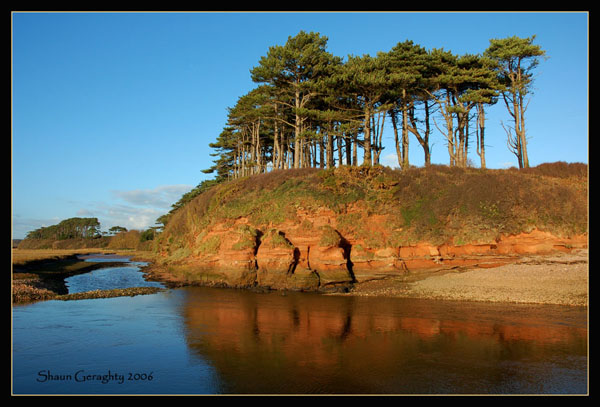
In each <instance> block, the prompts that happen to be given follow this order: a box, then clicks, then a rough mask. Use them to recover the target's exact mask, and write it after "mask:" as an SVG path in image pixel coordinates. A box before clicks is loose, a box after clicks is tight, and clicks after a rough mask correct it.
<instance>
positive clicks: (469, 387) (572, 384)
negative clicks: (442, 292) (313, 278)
mask: <svg viewBox="0 0 600 407" xmlns="http://www.w3.org/2000/svg"><path fill="white" fill-rule="evenodd" d="M183 314H184V321H185V326H186V340H187V342H188V346H189V347H190V349H191V350H192V352H193V353H194V354H196V355H197V356H198V357H200V358H202V359H204V360H206V361H208V362H209V363H210V364H212V366H213V367H214V368H215V370H216V371H217V372H218V373H219V374H220V375H221V382H222V383H225V386H226V388H225V389H224V392H225V393H236V394H242V393H243V394H247V393H269V394H272V393H298V394H305V393H335V394H345V393H350V394H368V393H386V394H390V393H392V394H409V393H443V394H457V393H460V394H481V393H494V394H499V393H512V394H515V393H518V394H538V393H561V394H565V393H580V394H581V393H586V392H587V323H586V313H585V311H584V310H581V309H577V308H570V307H555V306H527V305H497V304H478V303H466V304H465V303H453V302H441V301H428V300H413V299H391V298H388V299H385V298H361V297H337V296H336V297H329V296H322V295H317V294H305V293H303V294H300V293H288V294H287V295H285V296H284V295H282V294H281V293H269V294H256V293H249V292H245V291H238V290H230V289H214V288H213V289H207V288H191V289H189V290H188V292H187V296H186V301H185V306H184V310H183Z"/></svg>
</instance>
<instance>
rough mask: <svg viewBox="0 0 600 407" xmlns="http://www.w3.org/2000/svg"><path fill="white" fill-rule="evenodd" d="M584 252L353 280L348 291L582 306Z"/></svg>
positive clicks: (584, 299) (585, 286)
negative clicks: (420, 275)
mask: <svg viewBox="0 0 600 407" xmlns="http://www.w3.org/2000/svg"><path fill="white" fill-rule="evenodd" d="M588 265H589V261H588V251H587V250H579V251H574V252H572V253H569V254H562V253H561V254H556V255H551V256H531V257H522V258H520V259H518V260H516V261H515V262H514V263H511V264H506V265H503V266H500V267H495V268H486V269H470V270H461V271H451V272H446V273H443V274H434V275H431V276H426V277H424V278H423V279H418V280H417V281H413V282H407V281H406V280H404V281H403V280H400V279H396V280H394V279H385V280H379V281H369V282H364V283H361V284H358V285H356V286H355V288H354V289H353V290H352V292H351V293H350V294H349V295H360V296H388V297H412V298H429V299H444V300H459V301H487V302H510V303H534V304H558V305H571V306H587V304H588V288H589V287H588V271H589V267H588Z"/></svg>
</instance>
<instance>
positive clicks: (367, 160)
mask: <svg viewBox="0 0 600 407" xmlns="http://www.w3.org/2000/svg"><path fill="white" fill-rule="evenodd" d="M364 133H365V136H364V146H363V150H364V155H363V165H367V166H369V167H370V166H371V165H373V161H372V158H371V109H370V108H367V109H366V110H365V119H364Z"/></svg>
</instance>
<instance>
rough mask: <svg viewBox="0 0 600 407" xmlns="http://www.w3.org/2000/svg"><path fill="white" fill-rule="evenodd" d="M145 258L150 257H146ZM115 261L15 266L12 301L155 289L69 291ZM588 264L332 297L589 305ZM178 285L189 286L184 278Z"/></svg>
mask: <svg viewBox="0 0 600 407" xmlns="http://www.w3.org/2000/svg"><path fill="white" fill-rule="evenodd" d="M80 256H81V254H79V257H80ZM145 260H146V261H148V262H150V261H151V259H150V258H148V257H147V256H146V259H145ZM114 265H115V264H113V263H112V262H98V263H96V262H85V261H82V260H80V258H78V255H74V254H71V255H63V256H54V257H50V258H46V259H44V260H43V261H40V260H38V261H35V262H30V263H29V264H20V265H15V268H14V270H13V281H12V283H13V287H12V291H13V301H14V303H24V302H31V301H39V300H49V299H82V298H106V297H107V296H115V295H139V294H148V293H152V292H153V291H152V290H148V289H146V288H144V289H142V290H140V291H136V290H135V289H134V288H132V289H130V290H128V291H121V292H118V293H108V292H102V293H101V292H92V293H89V295H87V294H82V293H79V294H78V295H77V296H75V297H73V296H71V297H69V296H67V295H66V294H67V293H66V291H65V286H64V279H65V278H66V277H67V276H70V275H74V274H79V273H86V272H90V271H93V270H95V269H98V268H102V267H110V266H114ZM588 266H589V254H588V250H587V249H579V250H573V251H571V252H569V253H560V252H559V253H554V254H547V255H524V256H521V257H518V258H515V259H513V260H512V261H511V262H510V263H506V264H503V265H500V266H497V267H489V268H481V267H471V268H469V267H464V268H463V267H461V268H456V269H450V270H448V269H446V270H438V271H435V272H431V273H409V274H404V275H399V276H386V277H385V278H382V279H373V280H368V281H362V282H358V283H355V284H353V285H352V287H351V288H350V289H349V290H348V292H345V293H331V294H328V295H344V296H367V297H368V296H375V297H399V298H426V299H441V300H455V301H483V302H507V303H533V304H555V305H569V306H587V303H588V289H589V280H588V276H589V268H588ZM157 269H160V267H157V266H156V265H152V264H150V265H149V266H147V267H145V268H143V270H142V271H143V272H145V273H151V274H152V275H154V276H156V275H157V274H158V273H157ZM173 283H175V282H173V281H171V284H170V285H171V286H177V285H178V284H173ZM179 285H186V284H185V283H184V282H181V284H179ZM72 297H73V298H72Z"/></svg>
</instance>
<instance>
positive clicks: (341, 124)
mask: <svg viewBox="0 0 600 407" xmlns="http://www.w3.org/2000/svg"><path fill="white" fill-rule="evenodd" d="M534 38H535V36H532V37H530V38H525V39H522V38H518V37H510V38H506V39H492V40H490V46H489V48H488V49H487V50H486V51H485V52H484V53H483V54H482V55H472V54H466V55H455V54H453V53H452V52H450V51H446V50H443V49H433V50H426V49H424V48H423V47H421V46H419V45H417V44H414V43H413V42H412V41H405V42H402V43H398V44H397V45H396V46H395V47H393V48H392V49H391V50H390V51H388V52H379V53H377V55H376V56H369V55H363V56H352V55H349V56H348V58H347V60H346V61H345V62H344V61H342V59H341V58H340V57H337V56H334V55H332V54H330V53H329V52H327V50H326V45H327V40H328V39H327V37H324V36H321V35H320V34H319V33H313V32H311V33H306V32H304V31H301V32H300V33H298V35H296V36H295V37H289V38H288V40H287V42H286V44H285V45H282V46H280V45H278V46H272V47H270V48H269V50H268V52H267V55H266V56H263V57H261V59H260V61H259V63H258V65H257V66H256V67H254V68H252V69H251V70H250V73H251V77H252V80H253V81H254V82H255V83H257V84H258V86H257V87H256V88H255V89H253V90H251V91H250V92H248V93H247V94H245V95H243V96H241V97H240V98H239V99H238V101H237V103H236V104H235V106H233V107H231V108H229V109H228V120H227V123H226V126H225V128H224V129H223V131H222V132H221V134H219V136H218V137H217V140H216V141H215V142H214V143H211V144H210V147H212V148H214V149H215V153H214V154H212V155H213V156H214V157H216V159H215V160H214V165H213V166H211V167H210V168H208V169H206V170H204V172H205V173H215V174H216V177H215V180H216V181H222V180H226V179H232V178H239V177H243V176H247V175H251V174H258V173H261V172H265V171H268V170H269V169H287V168H304V167H317V168H332V167H334V166H336V165H359V164H360V165H374V164H379V163H380V160H381V153H382V150H383V148H384V147H383V145H382V135H383V128H384V123H385V122H386V120H385V119H386V117H387V118H389V119H390V121H391V125H392V127H393V129H392V130H393V133H394V141H395V149H396V156H397V161H398V165H399V167H400V168H401V169H404V168H407V167H408V166H409V165H410V163H409V159H408V157H409V155H408V151H409V135H413V136H414V137H415V138H416V139H417V141H418V143H419V145H420V147H421V149H422V150H423V155H424V162H425V165H429V164H430V163H431V143H430V137H431V134H432V129H433V128H434V127H435V128H437V129H438V131H439V132H440V133H441V134H442V135H443V136H444V139H445V142H446V145H447V151H448V156H449V165H451V166H459V167H465V166H467V153H468V151H469V150H470V149H472V148H475V151H476V152H477V154H478V155H479V157H480V165H481V167H482V168H485V167H486V163H485V142H486V140H485V109H486V108H487V107H488V106H490V105H493V104H495V103H497V101H498V100H499V99H500V98H501V100H503V102H504V104H505V105H506V107H507V109H508V112H509V113H510V117H511V120H512V125H506V126H505V125H504V124H503V126H504V129H505V130H506V133H507V144H508V146H509V149H510V150H511V151H512V152H513V153H514V154H515V156H516V157H517V162H518V165H519V168H527V167H529V159H528V154H527V140H526V135H525V111H526V108H527V101H528V96H529V95H530V93H531V84H532V79H533V76H532V70H533V69H534V68H535V67H536V66H537V64H538V62H539V57H541V56H543V55H544V54H545V52H544V51H542V50H541V49H540V47H539V46H538V45H534V44H533V40H534ZM473 144H475V146H473ZM190 192H192V193H193V192H194V191H190Z"/></svg>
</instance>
